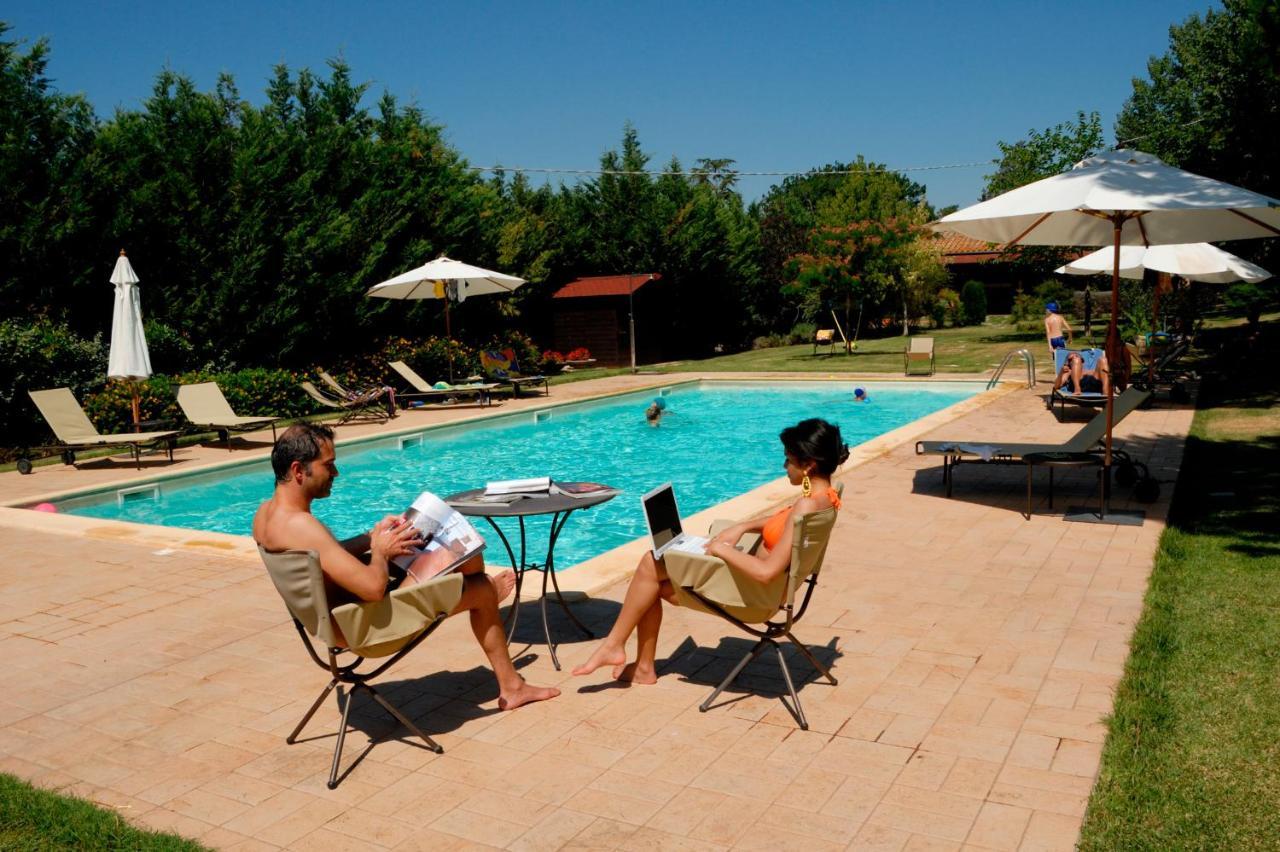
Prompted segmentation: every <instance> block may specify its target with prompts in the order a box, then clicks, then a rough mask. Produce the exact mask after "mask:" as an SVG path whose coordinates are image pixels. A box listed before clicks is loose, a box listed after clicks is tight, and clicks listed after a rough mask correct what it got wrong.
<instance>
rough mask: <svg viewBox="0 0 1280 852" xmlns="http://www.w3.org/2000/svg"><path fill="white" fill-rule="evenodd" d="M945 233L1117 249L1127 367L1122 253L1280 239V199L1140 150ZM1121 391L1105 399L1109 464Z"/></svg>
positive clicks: (1096, 160) (1088, 164)
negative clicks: (1139, 248) (1123, 249)
mask: <svg viewBox="0 0 1280 852" xmlns="http://www.w3.org/2000/svg"><path fill="white" fill-rule="evenodd" d="M933 225H934V227H935V228H937V229H939V230H951V231H958V232H960V233H962V234H964V235H965V236H969V237H973V238H975V239H979V240H985V241H987V242H993V243H1004V244H1007V245H1049V246H1104V245H1110V246H1111V247H1112V272H1111V321H1110V324H1109V325H1108V328H1107V358H1108V360H1110V361H1111V363H1112V364H1118V363H1120V359H1121V357H1122V356H1121V344H1120V334H1119V331H1118V330H1117V328H1116V317H1117V315H1118V314H1119V302H1120V295H1119V293H1120V249H1121V247H1122V246H1125V245H1136V246H1154V245H1166V244H1170V243H1191V242H1216V241H1220V240H1245V239H1254V238H1258V237H1275V236H1280V201H1277V200H1276V199H1274V198H1269V197H1268V196H1265V195H1260V194H1258V193H1256V192H1250V191H1249V190H1247V189H1241V188H1240V187H1237V186H1232V185H1231V184H1228V183H1222V182H1221V181H1216V180H1213V179H1211V178H1207V177H1202V176H1201V175H1196V174H1192V173H1191V172H1187V171H1183V170H1182V169H1178V168H1174V167H1173V166H1169V165H1166V164H1165V163H1163V162H1162V161H1161V160H1160V159H1159V158H1158V157H1154V156H1152V155H1151V154H1144V153H1142V152H1141V151H1128V150H1119V151H1108V152H1106V153H1102V154H1098V155H1096V156H1093V157H1089V158H1087V159H1084V160H1081V161H1080V162H1078V163H1076V164H1075V166H1074V167H1073V168H1072V169H1071V171H1068V172H1064V173H1063V174H1060V175H1054V176H1053V177H1048V178H1044V179H1043V180H1038V181H1036V182H1035V183H1030V184H1027V185H1026V186H1022V187H1019V188H1017V189H1014V190H1010V191H1009V192H1006V193H1004V194H1003V195H999V196H996V197H995V198H992V199H989V200H987V201H983V202H980V203H978V204H974V205H973V206H971V207H966V208H964V209H963V210H957V211H956V212H955V213H952V214H950V215H948V216H944V217H942V219H940V220H938V221H937V222H935V223H933ZM1114 400H1115V388H1114V385H1111V393H1110V394H1109V395H1108V398H1107V434H1106V453H1105V455H1104V457H1103V463H1104V465H1106V467H1107V469H1108V472H1109V470H1110V467H1111V429H1112V426H1113V425H1114V423H1115V404H1114Z"/></svg>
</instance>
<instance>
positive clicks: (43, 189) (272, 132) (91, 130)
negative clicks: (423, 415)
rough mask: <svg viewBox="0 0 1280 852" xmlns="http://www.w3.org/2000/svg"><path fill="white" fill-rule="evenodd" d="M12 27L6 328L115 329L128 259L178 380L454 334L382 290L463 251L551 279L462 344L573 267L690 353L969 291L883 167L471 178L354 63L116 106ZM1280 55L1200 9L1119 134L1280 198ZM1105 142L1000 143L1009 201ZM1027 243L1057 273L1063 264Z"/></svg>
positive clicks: (526, 317) (3, 245)
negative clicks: (632, 294) (634, 291)
mask: <svg viewBox="0 0 1280 852" xmlns="http://www.w3.org/2000/svg"><path fill="white" fill-rule="evenodd" d="M9 31H10V27H9V26H8V25H6V24H4V23H3V22H0V251H3V253H4V256H5V258H6V264H5V266H4V269H3V271H2V272H0V317H4V318H7V319H8V320H10V321H12V322H52V323H59V324H65V325H66V326H67V327H68V328H69V329H70V330H71V331H72V332H74V333H75V334H77V335H80V336H82V337H85V338H91V337H93V336H94V335H95V334H101V333H103V332H105V331H106V329H107V317H108V316H109V310H108V308H107V305H108V303H109V302H108V299H109V296H108V285H107V283H106V278H107V275H108V274H109V271H110V265H111V263H112V262H113V259H114V257H115V255H116V253H117V251H118V250H119V249H120V248H121V247H124V248H127V249H128V250H129V253H130V255H131V256H132V257H133V258H134V259H135V261H136V264H137V267H138V269H139V273H140V275H141V277H142V279H143V288H144V289H143V293H144V310H145V313H146V315H147V316H148V317H149V318H151V319H152V329H149V331H151V330H154V332H155V334H157V335H158V336H161V337H166V336H168V337H173V338H175V339H179V340H180V342H181V344H182V345H181V346H180V347H175V351H182V352H184V353H188V355H187V356H185V357H188V358H189V360H190V363H187V364H183V365H173V368H175V369H177V368H189V367H195V366H216V367H217V368H220V369H234V368H239V367H245V366H259V365H281V366H286V367H305V366H308V365H311V364H314V363H318V362H321V361H323V360H327V359H331V358H333V357H335V356H342V357H354V356H358V355H359V354H360V353H362V352H368V351H373V350H375V349H376V348H377V346H378V345H379V342H380V341H384V340H386V339H390V338H396V337H414V336H418V337H421V336H424V335H425V334H429V333H439V332H440V331H441V330H442V328H441V327H440V323H439V314H440V305H439V303H438V302H425V303H388V302H384V301H381V300H372V299H366V298H365V297H364V295H363V294H364V291H365V290H366V289H367V288H368V287H369V286H370V285H371V284H373V283H376V282H378V281H380V280H383V279H385V278H389V277H391V276H392V275H395V274H397V273H399V272H402V271H404V270H406V269H409V268H411V267H414V266H417V265H419V264H421V263H423V262H425V261H426V260H428V259H430V258H432V257H435V256H437V255H440V254H447V255H449V256H451V257H456V258H459V259H463V260H466V261H468V262H472V263H476V264H479V265H482V266H489V267H492V268H495V269H500V270H502V271H505V272H510V273H514V274H517V275H520V276H521V277H524V278H526V279H528V280H529V281H530V284H529V285H528V286H526V287H524V288H521V289H520V290H519V291H517V293H516V294H515V295H514V297H513V298H512V299H510V300H500V299H475V300H469V301H468V302H467V303H466V304H465V305H463V306H460V308H459V310H458V311H457V312H456V315H455V316H456V317H457V321H456V328H457V333H458V334H459V335H460V336H463V337H467V336H470V337H472V338H473V339H478V338H481V337H484V336H487V335H490V334H492V333H493V332H494V331H495V330H511V329H521V330H524V331H525V332H527V333H533V334H534V336H535V337H536V336H537V335H538V333H539V330H541V329H545V328H546V318H547V315H548V311H549V300H550V296H551V294H552V293H553V292H554V290H555V289H556V288H557V287H559V286H560V285H562V284H563V283H565V282H566V281H568V280H570V279H572V278H574V277H577V276H579V275H591V274H611V273H622V272H650V271H654V272H661V273H662V275H663V277H664V279H665V280H666V281H667V282H669V284H670V285H671V286H673V287H674V288H675V290H676V292H677V293H678V294H679V295H680V298H681V300H682V303H683V304H684V306H685V308H686V309H685V310H683V311H681V312H679V314H678V315H677V316H676V318H675V319H674V320H673V322H674V323H675V324H676V326H680V327H673V328H672V339H678V340H685V341H689V346H690V350H691V351H689V352H688V353H686V354H689V355H698V354H703V352H704V351H705V350H709V349H710V348H711V347H712V346H716V345H719V346H721V347H723V348H726V349H730V350H732V349H734V348H739V347H744V346H748V345H750V342H751V341H752V339H753V338H755V337H756V336H759V335H763V334H770V333H776V332H786V331H788V330H789V329H790V328H791V327H792V326H793V325H794V324H796V323H797V322H799V321H802V320H812V319H814V318H825V317H826V316H828V312H829V311H831V310H834V311H835V312H836V313H837V315H839V316H841V317H842V319H843V320H844V322H845V324H846V325H849V326H850V327H852V326H855V325H859V324H861V326H862V327H872V326H874V327H881V326H882V325H884V324H885V323H886V322H888V323H892V327H893V328H894V329H895V330H902V331H905V330H906V329H907V328H908V327H909V326H910V325H911V324H912V323H914V322H918V321H923V318H925V317H928V316H930V315H931V314H933V315H937V313H938V312H937V298H938V293H939V291H940V290H941V289H942V288H944V287H945V286H946V285H947V283H948V282H947V280H946V273H945V270H944V269H943V267H942V264H941V259H940V257H939V255H938V253H937V250H936V249H935V248H934V247H933V242H934V241H933V239H932V238H931V235H929V234H928V233H927V232H926V231H925V229H924V228H923V225H924V224H925V223H926V222H928V221H929V220H931V219H933V218H935V216H936V215H937V213H938V212H939V211H936V210H934V209H933V207H931V205H930V204H929V202H928V199H927V196H926V191H925V187H924V186H922V185H920V184H918V183H916V182H914V181H912V180H910V179H909V178H907V177H906V176H905V175H903V174H900V173H895V172H893V171H891V170H888V169H886V168H885V167H884V166H882V165H881V164H877V163H873V162H869V161H867V160H865V159H863V158H862V157H860V156H855V157H854V158H853V159H851V160H849V161H845V162H835V163H830V164H826V165H824V166H821V167H818V168H815V169H813V170H812V171H811V172H810V173H808V174H805V175H798V176H794V177H789V178H787V179H785V180H783V181H782V182H781V183H779V184H778V185H776V186H774V187H772V188H771V189H770V190H769V191H768V192H767V193H766V194H765V195H764V197H762V198H761V199H759V200H758V201H756V202H753V203H751V204H747V203H744V201H743V199H742V197H741V195H740V194H739V193H738V192H737V189H736V174H735V171H734V168H733V167H734V161H733V160H732V159H728V158H723V157H718V158H717V157H707V158H703V159H699V160H697V161H696V162H695V163H694V164H693V167H692V168H690V169H686V168H685V167H684V166H683V165H682V164H681V163H680V162H679V161H678V160H676V159H672V160H670V161H669V162H667V163H666V164H665V165H664V166H662V167H661V168H657V169H651V166H650V162H651V157H650V155H649V154H647V153H646V152H645V151H644V149H643V147H642V144H641V141H640V138H639V133H638V131H637V130H636V128H634V127H631V126H627V127H625V128H624V130H623V134H622V139H621V142H620V144H619V146H618V147H617V148H616V149H614V150H609V151H606V152H605V153H604V154H603V155H602V156H601V160H600V165H601V168H602V172H604V173H602V174H600V175H598V176H595V177H593V178H591V179H588V180H584V181H582V182H580V183H576V184H573V185H560V186H555V187H553V186H549V185H543V186H538V187H534V186H532V185H531V184H530V183H529V181H528V180H527V179H526V178H525V177H524V176H523V175H522V174H504V173H501V172H499V173H497V174H493V175H490V176H485V175H482V174H479V173H478V172H476V171H475V170H473V169H471V168H469V166H468V163H467V162H466V160H465V158H464V157H463V156H462V154H461V153H460V152H458V151H457V150H455V149H454V148H452V147H451V146H450V145H449V144H448V143H447V142H446V141H445V139H444V137H443V133H442V128H441V127H440V126H439V125H437V124H433V123H432V122H431V121H429V120H428V119H427V118H426V115H425V113H424V111H423V110H422V108H421V107H419V106H417V105H415V104H402V103H400V102H398V101H397V99H396V98H395V97H394V95H392V94H391V93H389V92H388V93H383V94H382V95H381V96H380V97H377V98H376V99H373V98H371V93H370V92H369V91H368V88H367V86H366V85H364V84H360V83H357V82H355V81H354V79H353V72H352V69H351V68H349V67H348V66H347V65H346V64H345V63H344V62H342V61H340V60H334V61H331V62H330V63H329V66H328V68H327V71H326V73H324V74H316V73H314V72H312V71H311V70H308V69H300V70H293V69H290V68H288V67H285V66H283V65H282V66H277V67H276V68H275V69H274V71H273V73H272V75H271V77H270V79H269V82H268V85H267V87H266V92H265V99H264V101H263V103H262V104H261V105H260V106H257V105H254V104H253V103H251V102H250V101H249V100H247V99H246V98H244V97H243V96H241V94H240V92H239V90H238V88H237V86H236V83H235V81H234V80H233V79H232V78H230V77H229V76H225V75H224V76H222V77H220V78H219V80H218V81H217V83H216V85H215V86H214V88H213V90H212V91H200V90H199V89H198V88H197V87H196V86H195V85H194V84H193V83H192V82H191V81H190V80H189V79H188V78H186V77H184V76H182V75H180V74H177V73H175V72H173V71H169V70H165V71H162V72H160V73H159V74H158V75H157V77H156V81H155V84H154V87H153V89H152V92H151V94H150V96H149V97H148V98H147V99H146V100H145V101H144V102H143V104H142V106H141V107H140V108H138V109H135V110H119V111H117V112H116V113H115V114H114V115H113V116H111V117H110V118H100V117H98V116H96V115H95V113H94V111H93V109H92V108H91V106H90V105H89V104H88V103H87V102H86V101H85V100H84V98H83V97H81V96H79V95H74V94H67V93H63V92H60V91H57V90H56V88H54V87H53V86H52V84H51V83H50V81H49V80H48V78H47V76H46V68H47V63H48V58H49V50H50V48H49V45H48V44H47V42H45V41H43V40H42V41H37V42H35V43H34V44H31V45H30V46H27V45H25V44H24V43H22V42H20V41H17V40H14V39H13V38H11V37H10V36H9ZM1277 57H1280V39H1278V38H1277V13H1276V10H1275V4H1274V3H1268V2H1264V0H1227V2H1225V4H1224V7H1223V9H1222V10H1221V11H1211V12H1208V13H1206V14H1205V15H1204V16H1203V17H1201V16H1195V15H1193V16H1192V17H1191V18H1189V19H1188V20H1187V21H1185V22H1183V23H1182V24H1180V25H1177V26H1174V27H1172V28H1171V30H1170V49H1169V52H1168V53H1166V54H1165V55H1164V56H1161V57H1155V58H1152V60H1151V62H1150V63H1149V66H1148V78H1146V79H1136V80H1134V83H1133V85H1134V89H1133V95H1132V96H1131V98H1130V99H1129V100H1128V101H1127V102H1126V104H1125V106H1124V109H1123V110H1122V112H1121V114H1120V116H1119V118H1118V120H1117V123H1116V135H1117V137H1119V139H1120V140H1122V141H1125V142H1127V144H1130V145H1131V146H1132V147H1137V148H1140V149H1142V150H1146V151H1150V152H1152V153H1155V154H1157V155H1159V156H1161V157H1162V158H1164V159H1165V160H1166V161H1168V162H1171V163H1173V164H1175V165H1179V166H1182V167H1184V168H1188V169H1191V170H1193V171H1198V172H1200V173H1203V174H1207V175H1209V176H1212V177H1215V178H1218V179H1222V180H1227V181H1230V182H1234V183H1238V184H1240V185H1242V186H1246V187H1248V188H1250V189H1254V190H1257V191H1260V192H1264V193H1268V194H1271V195H1280V170H1278V169H1277V167H1276V166H1277V153H1276V148H1275V146H1274V142H1273V140H1274V139H1275V138H1276V133H1275V131H1277V130H1280V127H1278V126H1277V125H1278V124H1280V85H1277V82H1278V81H1277V75H1278V74H1280V60H1278V59H1277ZM370 103H371V105H369V104H370ZM1103 145H1104V139H1103V133H1102V127H1101V121H1100V119H1099V117H1098V116H1097V114H1096V113H1095V114H1092V115H1085V114H1084V113H1081V114H1080V115H1079V116H1077V119H1076V120H1075V121H1074V122H1071V121H1068V122H1064V123H1063V124H1061V125H1058V126H1057V127H1053V128H1048V129H1046V130H1044V131H1031V133H1030V134H1029V135H1028V137H1027V138H1026V139H1024V140H1019V141H1016V142H1012V143H1005V142H1001V143H1000V148H1001V157H1000V159H999V161H998V163H997V164H996V168H995V170H994V173H993V174H992V175H990V176H989V177H988V180H987V194H988V195H991V194H997V193H998V192H1001V191H1004V190H1006V189H1009V188H1013V187H1014V186H1017V185H1021V184H1023V183H1026V182H1029V181H1031V180H1035V179H1038V178H1040V177H1044V176H1047V175H1048V174H1054V173H1057V172H1059V171H1062V170H1064V169H1065V168H1069V167H1070V165H1071V164H1072V163H1073V162H1074V161H1075V160H1077V159H1079V158H1080V157H1081V156H1084V155H1085V154H1087V153H1089V152H1090V151H1092V150H1098V149H1100V148H1102V147H1103ZM611 172H619V173H616V174H615V173H611ZM636 172H647V173H641V174H636ZM1262 242H1273V241H1262ZM1275 251H1276V249H1275V248H1274V247H1271V246H1256V245H1255V246H1246V247H1243V251H1241V252H1240V253H1243V254H1247V255H1251V256H1253V257H1255V258H1259V259H1263V260H1265V259H1266V256H1267V255H1270V254H1272V253H1274V252H1275ZM1022 257H1023V259H1024V260H1025V261H1027V262H1035V264H1036V266H1037V268H1038V269H1039V270H1041V273H1040V274H1042V275H1043V274H1045V273H1046V272H1047V269H1046V267H1044V266H1043V265H1042V262H1043V260H1044V259H1041V258H1029V257H1028V255H1025V254H1024V255H1022ZM1048 268H1052V267H1048ZM953 286H955V287H956V288H957V289H958V288H959V287H958V282H957V283H956V284H955V285H953ZM948 292H949V293H951V296H954V293H952V292H951V291H948ZM165 366H166V365H163V364H161V365H158V369H164V368H165Z"/></svg>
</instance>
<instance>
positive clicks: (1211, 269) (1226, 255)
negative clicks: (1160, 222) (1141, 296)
mask: <svg viewBox="0 0 1280 852" xmlns="http://www.w3.org/2000/svg"><path fill="white" fill-rule="evenodd" d="M1114 255H1115V249H1114V248H1104V249H1099V250H1098V251H1095V252H1092V253H1090V254H1086V255H1085V256H1084V257H1081V258H1077V259H1076V260H1073V261H1071V262H1070V263H1068V264H1066V265H1064V266H1059V267H1058V268H1057V269H1055V270H1053V271H1054V272H1056V273H1058V274H1059V275H1097V274H1099V273H1101V272H1111V271H1112V267H1113V266H1114V264H1115V257H1114ZM1144 269H1154V270H1155V271H1157V272H1168V273H1170V274H1172V275H1179V276H1181V277H1183V278H1186V279H1187V280H1188V281H1205V282H1209V283H1212V284H1229V283H1230V282H1232V281H1247V282H1249V283H1251V284H1253V283H1257V282H1258V281H1265V280H1266V279H1268V278H1270V277H1271V273H1270V272H1268V271H1267V270H1265V269H1263V268H1262V267H1261V266H1258V265H1257V264H1254V263H1250V262H1249V261H1247V260H1245V259H1244V258H1241V257H1236V256H1235V255H1234V254H1232V253H1231V252H1229V251H1223V250H1222V249H1220V248H1218V247H1217V246H1211V245H1209V244H1208V243H1177V244H1174V245H1166V246H1151V247H1150V248H1145V247H1143V246H1121V247H1120V277H1121V278H1141V277H1142V272H1143V270H1144Z"/></svg>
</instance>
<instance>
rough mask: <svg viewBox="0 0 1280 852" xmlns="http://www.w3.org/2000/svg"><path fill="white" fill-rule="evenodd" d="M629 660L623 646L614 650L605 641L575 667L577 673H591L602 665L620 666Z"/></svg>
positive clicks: (574, 671)
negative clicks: (583, 661)
mask: <svg viewBox="0 0 1280 852" xmlns="http://www.w3.org/2000/svg"><path fill="white" fill-rule="evenodd" d="M626 661H627V653H626V651H624V650H623V649H621V648H618V649H617V650H614V649H613V648H609V647H607V646H606V645H605V644H604V643H603V642H601V643H600V646H599V647H597V648H596V650H595V653H593V654H592V655H591V657H590V658H589V659H588V660H587V661H586V662H585V663H583V664H582V665H580V666H577V667H576V668H574V670H573V673H574V674H575V675H585V674H591V673H592V672H593V671H595V670H596V669H598V668H600V667H601V666H620V665H622V664H623V663H625V662H626Z"/></svg>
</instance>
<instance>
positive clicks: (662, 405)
mask: <svg viewBox="0 0 1280 852" xmlns="http://www.w3.org/2000/svg"><path fill="white" fill-rule="evenodd" d="M653 404H654V405H656V406H658V410H659V411H666V410H667V401H666V400H665V399H663V398H662V397H658V398H656V399H655V400H654V401H653Z"/></svg>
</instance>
